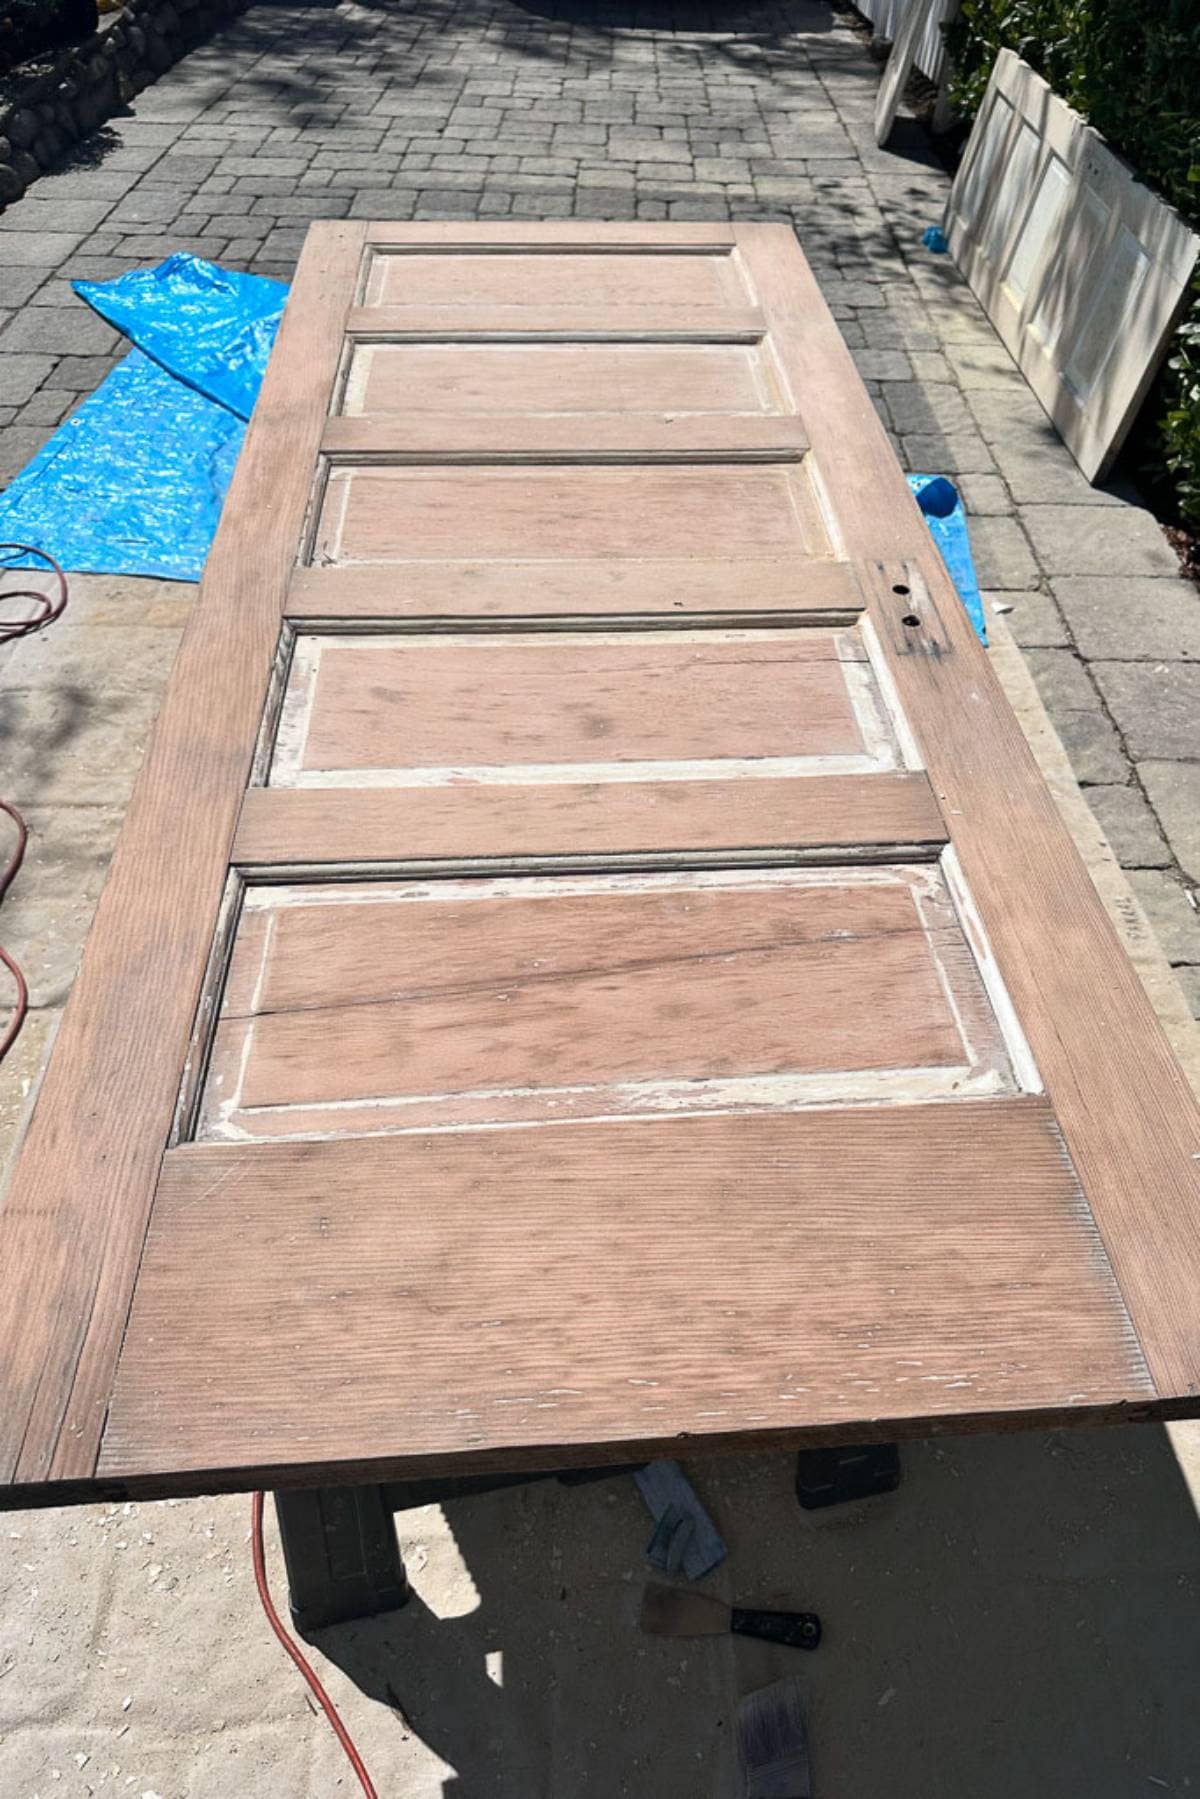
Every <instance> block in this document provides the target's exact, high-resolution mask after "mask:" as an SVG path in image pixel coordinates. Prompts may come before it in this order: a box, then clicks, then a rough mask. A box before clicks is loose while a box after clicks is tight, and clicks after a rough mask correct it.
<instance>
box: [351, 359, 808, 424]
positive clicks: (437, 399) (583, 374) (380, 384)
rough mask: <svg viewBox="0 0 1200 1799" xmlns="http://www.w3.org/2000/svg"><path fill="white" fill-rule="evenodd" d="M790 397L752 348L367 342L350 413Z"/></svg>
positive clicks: (715, 407)
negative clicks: (782, 393)
mask: <svg viewBox="0 0 1200 1799" xmlns="http://www.w3.org/2000/svg"><path fill="white" fill-rule="evenodd" d="M782 398H783V397H782V395H781V394H780V393H779V389H778V384H777V382H776V380H775V377H774V370H773V369H772V367H771V364H770V361H769V359H768V358H767V357H765V356H764V355H763V352H762V349H761V348H760V347H759V346H757V345H748V344H711V343H706V344H687V345H683V344H653V343H651V344H647V343H628V344H611V345H610V344H586V345H581V344H578V343H569V344H544V343H542V344H453V345H447V344H403V345H398V344H378V345H372V344H362V345H359V346H358V348H357V349H356V352H355V355H354V359H353V361H352V362H351V365H350V371H349V374H348V376H347V380H346V395H345V400H344V402H343V407H344V410H345V412H346V413H347V414H357V413H366V414H368V415H369V416H381V415H382V416H387V417H392V416H400V417H404V416H405V415H408V416H411V415H412V414H414V413H425V412H433V413H437V414H438V415H439V416H442V415H444V414H446V413H468V414H479V413H484V414H488V415H490V414H494V413H501V414H508V415H509V416H510V417H511V416H513V415H516V414H519V413H521V412H523V411H524V412H562V411H564V410H565V411H567V412H570V413H581V412H582V413H618V414H622V415H624V416H626V417H628V416H634V417H637V416H639V415H641V414H643V413H679V412H685V413H700V414H704V413H730V414H738V413H751V414H757V413H769V412H777V411H779V410H780V407H781V404H782Z"/></svg>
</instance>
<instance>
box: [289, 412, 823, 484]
mask: <svg viewBox="0 0 1200 1799" xmlns="http://www.w3.org/2000/svg"><path fill="white" fill-rule="evenodd" d="M321 447H322V449H323V450H324V451H325V453H326V454H327V455H329V456H331V457H334V458H338V459H340V460H342V461H346V462H351V463H354V462H370V461H372V460H377V461H382V462H388V463H400V464H403V463H406V462H421V463H434V464H438V463H456V462H465V463H487V462H498V463H505V464H510V463H521V462H531V463H537V464H554V463H557V462H566V463H589V464H597V463H605V462H616V463H620V464H623V465H626V466H634V467H637V468H638V469H639V470H640V469H641V468H642V467H644V466H645V464H647V463H653V462H669V463H674V462H731V463H739V462H796V461H798V460H799V459H800V457H801V456H802V455H803V454H804V451H805V450H806V449H807V447H808V439H807V438H806V436H805V434H804V428H803V426H802V425H801V424H800V422H799V420H798V419H796V418H794V417H792V418H778V417H769V416H758V417H755V416H750V415H747V414H745V413H740V412H735V413H728V414H723V415H713V414H709V413H693V412H683V413H663V414H659V415H650V414H641V413H632V414H630V413H614V414H608V413H601V412H594V411H592V412H584V413H572V412H566V413H548V414H546V415H544V416H542V417H537V416H536V415H533V414H530V413H486V412H485V413H482V414H480V415H479V416H477V417H474V416H472V415H470V414H464V413H453V412H451V413H444V414H435V415H433V416H430V415H428V414H422V413H419V412H416V413H412V414H408V413H406V414H404V415H403V416H402V417H399V418H398V417H396V416H395V415H394V414H391V413H388V414H384V415H383V416H381V417H363V418H350V417H341V418H331V419H330V420H329V421H328V423H327V425H326V427H325V433H324V437H323V440H322V445H321Z"/></svg>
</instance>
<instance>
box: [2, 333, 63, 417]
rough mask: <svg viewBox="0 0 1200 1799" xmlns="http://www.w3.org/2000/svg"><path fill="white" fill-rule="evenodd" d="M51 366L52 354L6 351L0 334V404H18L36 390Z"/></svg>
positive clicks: (52, 363) (52, 364)
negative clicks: (42, 354) (40, 354)
mask: <svg viewBox="0 0 1200 1799" xmlns="http://www.w3.org/2000/svg"><path fill="white" fill-rule="evenodd" d="M53 367H54V358H53V357H52V356H35V355H32V354H29V355H26V354H18V353H17V352H13V353H12V354H8V353H6V352H5V343H4V337H3V336H0V405H4V406H20V405H21V404H22V403H23V402H24V401H25V400H28V399H29V398H30V396H31V395H32V394H34V393H36V392H37V390H38V388H39V387H40V386H41V384H42V382H43V381H44V380H45V379H46V376H47V375H48V374H49V373H50V371H51V369H52V368H53Z"/></svg>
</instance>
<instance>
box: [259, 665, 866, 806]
mask: <svg viewBox="0 0 1200 1799" xmlns="http://www.w3.org/2000/svg"><path fill="white" fill-rule="evenodd" d="M729 762H735V763H737V764H738V765H739V766H744V767H746V768H752V769H753V770H754V771H755V772H758V773H766V772H768V771H769V770H770V769H776V770H777V771H778V772H780V773H784V772H791V771H792V770H793V769H794V768H798V767H802V766H805V765H808V764H816V766H817V767H819V768H821V769H825V768H827V767H830V766H831V765H833V764H839V763H840V764H844V765H845V767H844V772H847V773H849V772H854V771H855V770H856V769H860V768H862V769H865V768H871V767H877V766H878V767H892V766H895V762H896V752H895V749H894V744H893V742H892V740H891V736H890V733H889V729H888V724H887V720H886V715H885V712H884V709H883V706H882V703H881V701H880V698H879V695H878V691H877V689H876V688H875V687H874V685H873V683H872V679H871V675H870V671H869V667H868V665H867V660H866V653H865V650H864V649H863V646H862V641H861V638H859V637H858V635H857V634H856V633H854V632H848V631H846V632H833V631H821V630H806V631H791V632H786V633H784V632H775V631H740V632H738V631H717V630H708V631H703V632H701V631H689V632H646V631H641V632H628V633H616V632H611V633H609V632H606V633H604V634H603V635H601V634H599V633H592V634H582V633H581V634H579V635H568V634H567V633H565V632H541V633H538V634H528V635H526V634H521V635H515V634H509V635H504V636H500V635H497V634H496V633H494V632H493V633H479V634H467V633H462V632H460V633H449V632H447V633H443V634H441V635H439V636H434V637H427V636H420V637H418V636H380V635H377V634H376V635H371V636H358V637H335V636H329V635H326V636H321V637H308V638H304V639H301V641H300V643H299V644H298V645H297V647H296V650H295V653H294V654H293V657H292V665H291V671H290V675H289V680H288V688H287V693H286V696H285V699H284V703H283V712H282V717H281V719H280V724H279V729H278V733H277V737H276V743H275V752H274V755H273V757H272V761H271V772H270V780H271V783H272V785H275V786H280V785H292V784H294V785H297V786H304V785H316V784H319V785H323V786H327V785H337V786H342V785H346V786H354V785H356V784H358V783H360V782H361V781H363V780H367V779H369V780H370V781H371V782H372V783H375V784H378V783H383V782H386V783H387V784H388V785H389V786H395V785H402V784H406V783H408V784H411V783H413V782H415V781H418V780H427V781H438V782H439V783H441V784H443V785H447V784H450V783H455V784H457V783H460V782H461V781H463V780H465V779H467V778H471V777H473V778H475V779H480V780H482V779H500V778H503V779H504V780H505V781H506V782H511V781H513V780H517V779H525V780H530V779H534V778H540V779H542V780H546V779H550V778H558V777H559V776H560V775H562V776H569V775H570V774H571V773H572V771H580V772H581V773H582V778H585V779H586V778H588V775H589V774H590V773H591V772H592V771H596V772H598V773H601V774H603V773H611V774H613V775H619V774H620V773H621V772H622V770H623V769H625V768H626V767H627V766H628V765H629V764H644V765H646V768H647V771H651V770H652V771H655V772H660V773H674V774H676V775H679V774H682V773H685V772H686V773H699V772H711V773H714V774H719V773H721V772H722V768H721V765H722V764H723V763H729ZM535 771H536V772H535ZM831 771H832V770H831Z"/></svg>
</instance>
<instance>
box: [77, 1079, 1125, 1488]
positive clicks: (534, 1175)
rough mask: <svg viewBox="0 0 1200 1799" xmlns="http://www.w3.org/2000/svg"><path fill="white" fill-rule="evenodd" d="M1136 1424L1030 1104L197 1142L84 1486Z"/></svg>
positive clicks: (1102, 1266)
mask: <svg viewBox="0 0 1200 1799" xmlns="http://www.w3.org/2000/svg"><path fill="white" fill-rule="evenodd" d="M898 1195H903V1204H897V1203H896V1199H897V1196H898ZM214 1243H219V1244H220V1254H219V1255H215V1254H214V1253H213V1245H214ZM335 1270H336V1272H335ZM450 1271H452V1274H451V1272H450ZM283 1295H286V1296H287V1297H286V1300H284V1299H283V1298H282V1296H283ZM333 1343H336V1344H337V1346H338V1354H337V1355H333V1354H331V1353H329V1352H328V1346H329V1345H331V1344H333ZM435 1344H436V1354H433V1353H431V1349H432V1348H433V1347H434V1345H435ZM1152 1396H1153V1387H1152V1384H1151V1382H1150V1380H1149V1378H1148V1376H1147V1374H1146V1371H1145V1369H1144V1367H1143V1365H1142V1362H1141V1358H1140V1356H1139V1354H1138V1349H1137V1342H1136V1338H1135V1337H1134V1335H1133V1333H1132V1331H1131V1330H1130V1328H1129V1323H1128V1319H1127V1318H1126V1315H1125V1309H1124V1307H1123V1305H1122V1302H1121V1297H1120V1294H1119V1293H1118V1291H1117V1289H1116V1286H1115V1283H1114V1281H1113V1279H1112V1275H1111V1272H1110V1271H1109V1268H1108V1265H1107V1262H1106V1261H1105V1258H1104V1254H1103V1251H1102V1250H1101V1247H1100V1244H1099V1242H1098V1241H1097V1238H1096V1235H1095V1231H1094V1229H1093V1226H1092V1224H1091V1221H1090V1219H1089V1217H1088V1211H1087V1206H1086V1204H1085V1203H1084V1200H1083V1196H1082V1194H1081V1192H1080V1189H1079V1185H1078V1182H1077V1180H1076V1178H1075V1175H1074V1173H1073V1172H1072V1169H1071V1166H1070V1163H1069V1161H1068V1159H1067V1157H1066V1155H1065V1154H1064V1151H1063V1148H1062V1144H1061V1141H1060V1139H1059V1135H1058V1132H1057V1129H1056V1127H1055V1125H1054V1120H1053V1117H1052V1115H1051V1112H1050V1109H1049V1107H1048V1106H1047V1105H1046V1104H1045V1103H1044V1102H1042V1101H1039V1100H1036V1099H1034V1100H1031V1099H1025V1100H996V1101H992V1102H988V1103H979V1104H975V1103H966V1104H963V1105H933V1106H921V1107H917V1108H901V1109H896V1110H891V1111H884V1110H881V1109H878V1108H865V1109H864V1108H859V1109H852V1110H850V1111H849V1112H813V1113H808V1114H793V1115H792V1116H790V1117H782V1118H780V1117H773V1118H757V1119H747V1118H712V1119H683V1120H671V1121H647V1122H643V1123H632V1124H631V1123H623V1124H611V1125H592V1126H589V1127H587V1128H586V1129H572V1128H570V1127H569V1126H568V1127H562V1126H553V1125H551V1126H546V1127H543V1128H540V1129H533V1130H526V1131H512V1130H509V1131H484V1132H473V1133H466V1134H462V1135H456V1134H454V1133H441V1134H437V1135H432V1136H420V1137H401V1138H398V1139H392V1140H383V1139H378V1138H376V1139H368V1140H367V1141H365V1142H362V1141H359V1142H354V1141H342V1142H336V1143H313V1144H286V1145H275V1146H258V1147H247V1146H246V1145H222V1146H217V1145H196V1146H192V1147H189V1148H184V1149H179V1150H174V1151H172V1152H171V1153H170V1155H169V1156H168V1157H167V1162H166V1167H165V1170H164V1176H163V1183H162V1187H161V1189H160V1193H159V1202H158V1205H157V1207H156V1211H155V1218H154V1221H153V1225H152V1229H151V1234H150V1240H149V1243H148V1244H147V1249H146V1262H145V1266H144V1269H143V1274H142V1279H141V1281H140V1283H139V1289H138V1296H137V1300H136V1302H135V1305H134V1311H133V1317H132V1319H131V1322H130V1329H129V1337H128V1341H127V1343H126V1348H125V1354H124V1357H123V1360H122V1369H121V1375H120V1379H119V1381H118V1384H117V1390H116V1394H115V1396H114V1400H113V1407H112V1412H111V1415H110V1418H109V1423H108V1429H107V1431H106V1434H105V1442H104V1450H103V1454H102V1456H101V1462H100V1470H101V1473H108V1474H110V1475H117V1474H120V1475H121V1476H122V1477H125V1478H128V1477H130V1476H133V1477H136V1476H138V1475H139V1474H141V1475H146V1476H158V1477H160V1479H162V1478H163V1477H169V1476H171V1475H181V1476H190V1477H191V1480H192V1482H193V1483H194V1484H198V1485H210V1484H217V1483H216V1482H215V1481H214V1478H213V1477H214V1476H215V1475H216V1474H217V1473H221V1472H224V1473H226V1474H227V1475H229V1476H230V1477H231V1484H234V1485H239V1484H247V1483H250V1482H252V1481H253V1480H254V1478H255V1474H256V1470H270V1471H274V1470H280V1471H282V1473H283V1475H284V1477H285V1478H286V1477H287V1476H288V1475H289V1474H290V1473H291V1472H292V1471H293V1470H295V1469H296V1468H297V1467H299V1466H301V1465H303V1466H304V1467H306V1468H311V1469H313V1470H315V1471H320V1470H326V1471H328V1470H330V1469H332V1468H336V1467H338V1466H339V1465H345V1464H351V1465H353V1464H358V1465H359V1466H360V1467H362V1466H363V1465H364V1464H369V1463H374V1464H375V1466H376V1468H377V1469H379V1470H380V1471H383V1470H390V1471H392V1472H394V1473H395V1474H397V1475H400V1474H405V1473H410V1474H418V1473H422V1472H426V1471H429V1470H433V1469H439V1470H445V1469H447V1468H449V1467H451V1466H452V1465H453V1466H454V1467H455V1468H459V1469H462V1470H464V1471H465V1470H466V1469H468V1468H471V1467H487V1466H523V1465H524V1466H530V1465H533V1466H539V1465H540V1466H546V1465H553V1464H554V1463H555V1462H559V1463H561V1462H570V1461H572V1460H574V1461H584V1462H586V1461H588V1460H589V1459H593V1458H594V1459H597V1460H603V1459H605V1456H606V1455H607V1456H608V1457H609V1458H611V1459H620V1458H621V1456H622V1454H625V1453H629V1454H631V1455H632V1454H636V1455H637V1456H639V1457H641V1456H652V1455H659V1454H672V1455H678V1454H681V1453H683V1454H688V1455H691V1454H694V1453H696V1452H697V1451H698V1450H702V1449H703V1448H705V1447H706V1446H707V1447H710V1448H711V1447H720V1446H722V1445H723V1444H727V1443H731V1442H746V1441H747V1440H750V1441H755V1440H757V1441H761V1442H766V1441H772V1440H774V1441H779V1440H780V1439H781V1438H782V1439H791V1440H799V1439H802V1438H803V1437H804V1435H805V1434H806V1433H808V1434H815V1435H817V1436H818V1437H819V1438H820V1439H821V1440H825V1441H828V1440H830V1439H831V1438H836V1437H837V1436H838V1435H839V1434H840V1433H843V1432H848V1433H849V1434H850V1435H854V1434H855V1433H856V1431H857V1432H858V1433H859V1434H861V1431H862V1426H863V1421H864V1420H870V1421H872V1422H873V1423H874V1424H876V1425H877V1426H878V1427H879V1429H880V1431H881V1433H884V1432H886V1433H887V1434H890V1433H892V1432H893V1431H899V1430H905V1431H908V1432H911V1431H912V1430H913V1429H914V1428H919V1429H921V1430H922V1431H924V1430H927V1429H929V1428H931V1427H932V1428H937V1427H938V1426H939V1425H940V1426H941V1427H942V1428H958V1426H959V1420H960V1419H961V1418H962V1417H963V1416H964V1415H967V1416H972V1417H983V1418H989V1417H990V1418H999V1419H1002V1420H1009V1421H1012V1420H1013V1419H1017V1420H1021V1421H1024V1422H1027V1423H1034V1422H1037V1421H1038V1420H1040V1419H1044V1418H1046V1417H1051V1418H1053V1417H1060V1416H1065V1415H1070V1414H1079V1415H1082V1416H1084V1417H1090V1416H1093V1415H1094V1414H1096V1413H1101V1414H1103V1413H1104V1412H1106V1411H1114V1410H1118V1409H1119V1408H1121V1407H1128V1406H1136V1405H1137V1404H1138V1403H1139V1402H1145V1401H1148V1400H1150V1399H1151V1398H1152ZM248 1461H249V1463H250V1464H252V1465H247V1464H248ZM293 1477H294V1476H293ZM272 1478H274V1474H273V1472H272Z"/></svg>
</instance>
